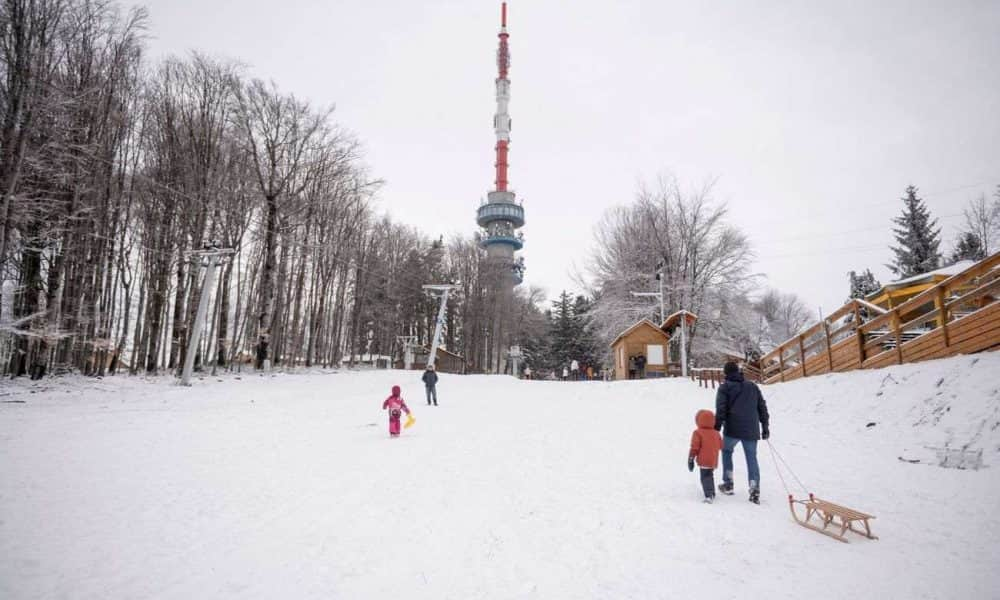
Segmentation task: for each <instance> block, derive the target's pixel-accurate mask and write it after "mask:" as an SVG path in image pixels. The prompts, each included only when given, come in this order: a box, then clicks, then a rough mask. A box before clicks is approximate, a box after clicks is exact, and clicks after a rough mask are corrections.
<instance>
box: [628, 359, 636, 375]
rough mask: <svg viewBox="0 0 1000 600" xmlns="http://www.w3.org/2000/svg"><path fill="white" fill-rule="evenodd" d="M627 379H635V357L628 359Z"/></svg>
mask: <svg viewBox="0 0 1000 600" xmlns="http://www.w3.org/2000/svg"><path fill="white" fill-rule="evenodd" d="M628 378H629V379H635V357H634V356H630V357H628Z"/></svg>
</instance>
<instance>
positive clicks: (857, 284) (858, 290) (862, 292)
mask: <svg viewBox="0 0 1000 600" xmlns="http://www.w3.org/2000/svg"><path fill="white" fill-rule="evenodd" d="M847 277H848V279H849V280H850V283H851V294H850V296H848V299H851V298H866V297H868V296H869V295H870V294H872V293H874V292H877V291H879V290H880V289H882V284H881V283H879V281H878V279H875V276H874V275H872V272H871V269H865V272H864V273H861V274H860V275H859V274H857V273H856V272H854V271H851V272H850V273H848V274H847Z"/></svg>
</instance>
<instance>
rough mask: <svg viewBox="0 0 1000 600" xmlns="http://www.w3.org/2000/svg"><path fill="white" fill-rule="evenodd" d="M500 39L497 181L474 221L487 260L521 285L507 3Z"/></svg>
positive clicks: (521, 242) (520, 219)
mask: <svg viewBox="0 0 1000 600" xmlns="http://www.w3.org/2000/svg"><path fill="white" fill-rule="evenodd" d="M497 37H499V38H500V44H499V48H498V49H497V78H496V96H497V111H496V114H495V115H493V130H494V131H495V132H496V136H497V143H496V148H495V150H496V163H495V167H496V180H495V181H494V184H495V186H496V187H495V189H494V190H493V191H492V192H489V194H487V197H488V200H487V202H486V203H485V204H483V205H482V206H480V207H479V210H478V211H477V213H476V222H477V223H478V224H479V226H480V227H482V228H483V230H484V231H483V236H482V245H483V247H484V248H486V251H487V254H488V255H489V256H490V258H494V259H499V260H505V261H508V262H509V263H510V266H511V271H512V273H513V274H514V280H515V281H516V282H517V283H520V282H521V276H522V273H523V270H524V264H523V262H522V261H521V260H520V259H515V258H514V252H516V251H517V250H520V249H521V248H522V247H523V246H524V238H523V236H522V235H521V233H520V232H518V229H520V228H521V227H522V226H524V207H523V206H521V204H520V203H518V202H517V200H516V198H515V195H514V192H512V191H510V190H508V189H507V183H508V181H507V168H508V166H509V165H508V162H507V156H508V153H509V150H510V129H511V127H510V114H508V112H507V108H508V104H509V103H510V79H508V78H507V74H508V72H509V70H510V48H509V46H508V44H507V39H508V38H509V37H510V34H508V33H507V3H506V2H504V3H502V4H501V7H500V33H499V34H498V35H497Z"/></svg>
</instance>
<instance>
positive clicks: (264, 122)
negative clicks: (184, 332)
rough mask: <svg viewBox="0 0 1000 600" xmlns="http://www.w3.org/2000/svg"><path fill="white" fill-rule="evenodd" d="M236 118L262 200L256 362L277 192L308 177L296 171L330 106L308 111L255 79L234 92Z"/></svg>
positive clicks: (261, 347) (269, 288)
mask: <svg viewBox="0 0 1000 600" xmlns="http://www.w3.org/2000/svg"><path fill="white" fill-rule="evenodd" d="M238 101H239V112H238V122H239V124H240V126H241V128H242V130H243V131H242V133H243V135H244V138H243V139H244V140H245V143H246V145H247V149H248V154H249V156H250V157H251V159H252V163H253V166H254V174H255V175H256V180H257V184H258V186H259V191H260V193H261V194H262V195H263V200H264V232H263V235H264V269H263V271H262V273H261V287H260V299H259V302H260V311H259V313H258V315H257V348H256V355H257V367H258V368H263V367H264V365H265V361H267V360H269V354H268V349H269V344H270V341H271V333H272V332H271V325H272V320H273V318H274V301H275V284H276V282H275V277H276V275H277V273H276V270H275V269H276V266H277V265H276V263H277V245H278V240H277V236H278V218H279V213H280V206H281V200H282V199H283V197H285V198H288V197H292V198H294V197H296V196H298V195H299V194H300V193H301V192H302V190H303V189H305V187H306V185H308V178H306V177H303V176H302V169H303V167H304V161H305V160H306V158H307V157H308V156H309V151H310V150H311V149H313V148H315V147H316V146H318V145H322V141H323V139H322V138H323V136H324V134H325V131H324V128H323V125H324V122H325V121H326V119H327V117H328V116H329V114H330V111H327V112H325V113H315V112H313V111H312V110H311V109H310V107H309V105H308V104H306V103H305V102H302V101H300V100H297V99H296V98H295V97H294V96H290V95H285V94H282V93H280V92H279V91H278V90H277V88H276V87H275V86H274V84H273V83H272V84H270V85H268V84H265V83H264V82H263V81H260V80H258V79H255V80H253V81H251V82H250V83H249V84H247V85H246V86H243V87H242V88H241V89H240V91H239V94H238Z"/></svg>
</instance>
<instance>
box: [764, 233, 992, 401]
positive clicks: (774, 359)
mask: <svg viewBox="0 0 1000 600" xmlns="http://www.w3.org/2000/svg"><path fill="white" fill-rule="evenodd" d="M998 295H1000V253H997V254H994V255H992V256H990V257H989V258H986V259H985V260H982V261H980V262H978V263H976V264H975V265H973V266H971V267H969V268H968V269H966V270H965V271H962V272H961V273H958V274H956V275H953V276H951V277H949V278H948V279H945V280H944V281H942V282H940V283H938V284H937V285H935V286H934V287H931V288H929V289H927V290H925V291H923V292H921V293H920V294H917V295H916V296H914V297H913V298H911V299H909V300H907V301H906V302H904V303H903V304H900V305H899V306H897V307H895V308H893V309H891V310H885V309H882V308H879V307H877V306H874V305H872V304H869V303H868V302H865V301H864V300H852V301H851V302H848V303H847V304H845V305H844V306H842V307H841V308H840V309H838V310H837V311H835V312H834V313H832V314H831V315H830V316H828V317H827V318H826V319H824V320H823V321H820V322H819V323H816V324H815V325H813V326H811V327H809V328H808V329H806V330H804V331H803V332H801V333H800V334H799V335H797V336H795V337H793V338H791V339H789V340H787V341H786V342H784V343H783V344H781V345H780V346H778V347H777V348H775V349H774V350H772V351H771V352H768V353H767V354H765V355H764V357H763V358H761V361H760V364H761V369H762V371H763V374H762V380H763V382H764V383H774V382H776V381H789V380H792V379H797V378H799V377H808V376H810V375H821V374H823V373H832V372H841V371H852V370H854V369H873V368H879V367H884V366H887V365H890V364H902V363H905V362H916V361H921V360H929V359H932V358H943V357H945V356H952V355H955V354H968V353H972V352H979V351H982V350H988V349H991V348H995V347H998V346H1000V302H998V301H997V296H998ZM838 323H839V325H838Z"/></svg>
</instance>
